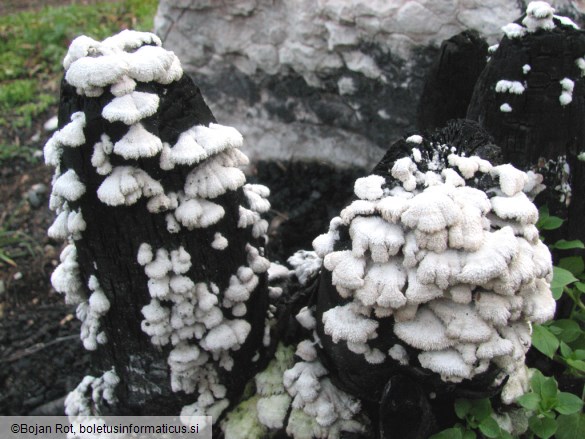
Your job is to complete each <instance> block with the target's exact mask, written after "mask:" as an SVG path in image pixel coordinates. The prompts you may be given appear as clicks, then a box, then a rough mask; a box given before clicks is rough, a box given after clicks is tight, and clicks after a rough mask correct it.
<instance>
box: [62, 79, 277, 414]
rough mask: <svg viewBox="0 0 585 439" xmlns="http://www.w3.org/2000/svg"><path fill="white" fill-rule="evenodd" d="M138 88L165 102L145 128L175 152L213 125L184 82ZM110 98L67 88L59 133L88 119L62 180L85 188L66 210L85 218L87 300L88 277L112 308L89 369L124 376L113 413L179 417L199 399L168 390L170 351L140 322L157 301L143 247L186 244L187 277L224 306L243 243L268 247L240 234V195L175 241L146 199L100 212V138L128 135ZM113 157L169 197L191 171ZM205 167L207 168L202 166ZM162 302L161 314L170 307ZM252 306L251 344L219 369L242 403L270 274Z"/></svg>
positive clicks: (81, 255) (242, 261) (255, 365)
mask: <svg viewBox="0 0 585 439" xmlns="http://www.w3.org/2000/svg"><path fill="white" fill-rule="evenodd" d="M136 90H137V91H143V92H149V93H156V94H157V95H158V96H159V97H160V104H159V109H158V111H157V112H156V113H155V114H154V115H153V116H150V117H148V118H146V119H143V120H141V123H142V124H143V126H144V127H145V128H146V129H147V130H148V131H149V132H150V133H152V134H154V135H156V136H158V137H159V138H160V139H161V141H162V142H167V143H169V144H171V145H173V144H174V143H175V142H176V141H177V138H178V136H179V134H180V133H182V132H184V131H186V130H187V129H189V128H191V127H193V126H195V125H204V126H208V125H209V124H210V123H215V122H216V121H215V118H214V117H213V115H212V113H211V111H210V110H209V108H208V107H207V105H206V104H205V102H204V101H203V98H202V96H201V93H200V92H199V89H198V88H197V87H196V86H195V85H194V84H193V83H192V81H191V80H190V79H189V77H188V76H187V75H184V76H183V77H182V78H181V79H180V80H178V81H175V82H173V83H171V84H169V85H161V84H156V83H139V84H138V86H137V88H136ZM113 97H114V96H113V95H112V94H111V93H110V92H108V91H105V92H104V93H103V94H102V95H101V96H99V97H96V98H90V97H86V96H83V95H79V94H78V93H77V92H76V90H75V88H74V87H72V86H71V85H69V84H67V83H66V82H65V81H63V84H62V90H61V100H60V107H59V121H60V128H63V126H65V125H66V124H67V123H68V122H69V120H70V117H71V115H72V114H73V113H75V112H79V111H81V112H83V113H84V114H85V117H86V125H85V128H84V130H83V131H84V135H85V143H84V144H83V145H81V146H79V147H76V148H67V147H65V148H64V149H63V153H62V159H61V166H60V172H61V173H63V172H65V171H67V170H68V169H73V170H74V171H75V172H76V174H77V175H78V176H79V179H80V181H81V182H82V183H83V184H84V185H85V187H86V191H85V194H84V195H83V196H82V197H81V198H80V199H79V200H77V201H75V202H71V203H69V208H70V209H72V210H78V209H80V210H81V212H82V213H83V216H84V219H85V222H86V229H85V231H84V232H83V233H82V237H81V239H78V240H76V241H75V247H76V249H77V259H78V264H79V274H80V280H81V283H82V285H83V287H84V289H85V290H86V291H85V293H86V295H87V296H89V294H90V291H89V289H88V287H87V284H88V279H89V277H90V276H91V275H94V276H96V277H97V279H98V281H99V284H100V286H101V288H102V289H103V291H104V293H105V295H106V297H107V299H108V301H109V302H110V309H109V310H108V312H107V313H106V314H105V315H104V316H103V317H102V318H101V319H100V323H101V329H102V330H103V331H104V332H105V333H106V335H107V342H106V343H105V344H100V345H99V346H98V349H97V350H96V351H94V352H93V361H94V364H95V366H96V369H97V370H100V371H105V370H109V369H111V368H112V367H113V368H114V370H115V372H116V373H117V375H118V377H119V378H120V384H118V386H117V387H116V396H117V399H118V403H117V405H116V406H115V407H110V410H111V411H112V412H113V413H115V414H139V415H171V414H172V415H177V414H178V413H179V412H180V411H181V407H183V406H185V405H186V404H190V403H193V402H195V400H196V399H197V393H195V394H186V393H185V392H182V391H181V392H173V391H172V389H171V385H170V371H169V365H168V363H167V359H168V357H169V352H170V350H171V348H172V346H170V344H169V345H166V346H164V347H162V348H161V347H157V346H155V345H153V344H152V343H151V340H150V337H149V336H148V335H147V334H145V333H144V332H143V331H142V329H141V322H142V321H143V320H144V316H143V315H142V313H141V310H142V308H143V307H144V306H145V305H147V304H148V303H149V302H150V300H151V295H150V294H149V289H148V286H147V284H148V277H147V276H146V274H145V272H144V267H142V266H141V265H140V264H139V263H138V262H137V253H138V249H139V247H140V245H141V244H142V243H148V244H149V245H151V246H152V249H153V251H156V249H159V248H165V249H168V251H171V250H173V249H178V248H179V247H181V246H182V247H183V248H184V249H185V250H186V251H187V252H188V253H189V254H190V255H191V263H192V266H191V268H190V269H189V271H188V272H187V273H186V274H185V276H188V277H189V278H190V279H193V280H194V281H195V282H204V283H206V284H207V285H211V283H213V284H215V285H216V286H217V287H218V288H219V290H220V291H221V292H222V293H220V298H219V301H220V303H221V296H222V295H223V291H225V290H226V289H227V287H228V286H229V282H230V276H231V275H232V274H234V273H236V272H237V270H238V268H239V267H241V266H245V265H247V257H248V256H247V251H246V244H248V243H251V244H252V245H254V246H256V247H262V245H264V242H263V240H262V239H255V238H253V237H252V233H251V228H250V227H248V228H245V229H243V228H241V227H240V228H239V227H238V220H239V211H238V209H239V206H240V205H246V200H245V197H244V194H243V191H242V188H239V189H238V190H237V191H228V192H227V193H225V194H224V195H221V196H219V197H217V198H215V199H214V200H213V202H214V203H216V204H219V205H221V206H222V207H223V208H224V210H225V215H224V217H223V218H222V219H221V220H220V221H219V222H217V223H216V224H215V225H213V226H210V227H207V228H196V229H194V230H187V229H186V228H185V227H183V228H181V230H180V231H179V232H177V233H171V232H169V230H168V229H167V224H166V221H165V214H166V213H165V212H161V213H156V214H153V213H150V212H149V211H148V210H147V207H146V204H147V199H146V198H144V197H143V198H141V199H140V200H138V202H136V203H135V204H132V205H121V206H108V205H106V204H104V202H102V201H101V200H100V199H99V198H98V196H97V190H98V188H99V186H100V185H101V184H102V182H103V181H104V178H105V177H104V176H103V175H99V174H98V173H97V172H96V169H95V168H94V166H92V163H91V156H92V152H93V145H94V144H95V143H97V142H99V141H100V138H101V136H102V135H103V134H106V135H108V136H109V137H110V138H111V141H112V143H115V142H117V141H118V140H120V139H121V138H122V137H123V136H124V135H125V134H126V133H127V132H128V129H129V127H128V126H127V125H125V124H124V123H122V122H114V123H111V122H108V121H106V120H105V119H104V118H103V117H102V115H101V113H102V110H103V108H104V106H105V105H107V104H108V103H109V102H111V100H112V99H113ZM110 159H111V163H112V166H114V167H115V166H116V165H124V166H134V167H136V168H139V169H142V170H144V171H146V172H147V173H148V174H149V175H150V176H151V177H152V178H153V179H155V180H157V181H159V182H160V183H161V184H162V185H163V187H164V189H165V192H167V193H168V192H171V191H174V192H177V191H181V190H182V189H183V184H184V183H185V179H186V176H187V174H188V173H189V171H190V170H191V167H189V166H176V167H175V169H174V170H172V171H163V170H161V168H160V166H159V157H158V156H156V157H151V158H141V159H137V160H125V159H123V158H122V157H120V156H116V155H115V154H112V155H111V156H110ZM199 165H200V166H204V165H205V162H202V163H201V164H199ZM217 232H219V233H221V234H222V235H223V236H224V237H226V238H227V239H228V241H229V248H228V250H226V251H220V250H216V249H214V248H212V247H211V246H210V244H211V242H212V241H213V240H214V234H215V233H217ZM162 302H163V306H164V305H165V301H162ZM166 305H168V303H166ZM246 305H247V310H248V312H247V314H246V316H245V317H243V318H244V319H245V320H247V321H248V322H249V323H250V325H251V327H252V329H251V331H250V334H249V335H248V338H247V340H246V342H245V343H244V344H243V345H242V346H241V348H240V349H239V350H238V351H237V352H234V353H233V359H234V366H233V370H232V371H231V372H228V371H226V370H225V369H222V368H220V367H217V365H216V366H215V368H216V371H217V372H218V375H219V377H220V380H221V382H222V383H223V384H224V385H226V387H227V395H226V398H228V399H229V400H230V401H235V400H236V399H237V397H238V396H239V394H240V392H241V391H242V389H243V386H244V385H245V383H246V382H247V380H248V379H249V378H250V377H251V376H253V375H254V373H255V372H256V371H258V370H259V369H261V367H262V366H263V364H264V359H263V358H261V359H260V360H258V359H256V361H255V362H253V361H252V357H253V356H254V355H255V354H256V353H257V352H260V353H262V352H264V347H263V345H262V338H263V334H264V322H265V314H266V309H267V306H268V296H267V294H266V275H265V274H261V275H259V283H258V286H257V287H256V288H255V290H254V291H253V292H252V294H251V298H250V300H249V301H248V302H247V303H246ZM224 314H226V317H228V318H231V317H233V316H232V315H231V314H230V311H229V310H224Z"/></svg>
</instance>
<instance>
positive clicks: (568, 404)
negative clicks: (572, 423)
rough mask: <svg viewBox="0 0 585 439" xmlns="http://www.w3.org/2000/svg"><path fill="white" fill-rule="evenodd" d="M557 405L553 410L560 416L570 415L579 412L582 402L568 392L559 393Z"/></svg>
mask: <svg viewBox="0 0 585 439" xmlns="http://www.w3.org/2000/svg"><path fill="white" fill-rule="evenodd" d="M557 397H558V403H557V405H556V407H555V410H556V411H557V412H559V413H560V414H561V415H572V414H573V413H577V412H580V411H581V409H582V408H583V401H581V398H579V397H578V396H577V395H573V394H572V393H568V392H559V394H558V396H557Z"/></svg>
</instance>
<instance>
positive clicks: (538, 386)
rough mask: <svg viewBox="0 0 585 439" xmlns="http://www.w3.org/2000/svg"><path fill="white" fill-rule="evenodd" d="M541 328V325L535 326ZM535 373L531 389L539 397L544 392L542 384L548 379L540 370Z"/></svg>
mask: <svg viewBox="0 0 585 439" xmlns="http://www.w3.org/2000/svg"><path fill="white" fill-rule="evenodd" d="M534 326H539V325H534ZM533 370H534V372H533V373H532V378H531V379H530V388H531V389H532V391H533V392H534V393H536V394H537V395H538V396H539V397H540V394H541V392H542V383H543V382H544V380H545V379H546V377H545V376H544V375H543V374H542V372H541V371H540V370H538V369H533Z"/></svg>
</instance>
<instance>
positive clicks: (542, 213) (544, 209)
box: [538, 204, 550, 219]
mask: <svg viewBox="0 0 585 439" xmlns="http://www.w3.org/2000/svg"><path fill="white" fill-rule="evenodd" d="M549 215H550V211H549V210H548V206H547V205H546V204H545V205H544V206H540V207H539V208H538V218H539V219H542V218H545V217H547V216H549Z"/></svg>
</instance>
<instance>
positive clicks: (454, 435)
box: [429, 427, 463, 439]
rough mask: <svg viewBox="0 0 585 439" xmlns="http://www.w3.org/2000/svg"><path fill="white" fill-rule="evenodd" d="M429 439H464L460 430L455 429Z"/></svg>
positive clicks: (441, 432) (449, 429) (444, 431)
mask: <svg viewBox="0 0 585 439" xmlns="http://www.w3.org/2000/svg"><path fill="white" fill-rule="evenodd" d="M429 439H463V433H462V432H461V429H460V428H457V427H453V428H448V429H446V430H443V431H440V432H439V433H437V434H434V435H432V436H431V437H430V438H429Z"/></svg>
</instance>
